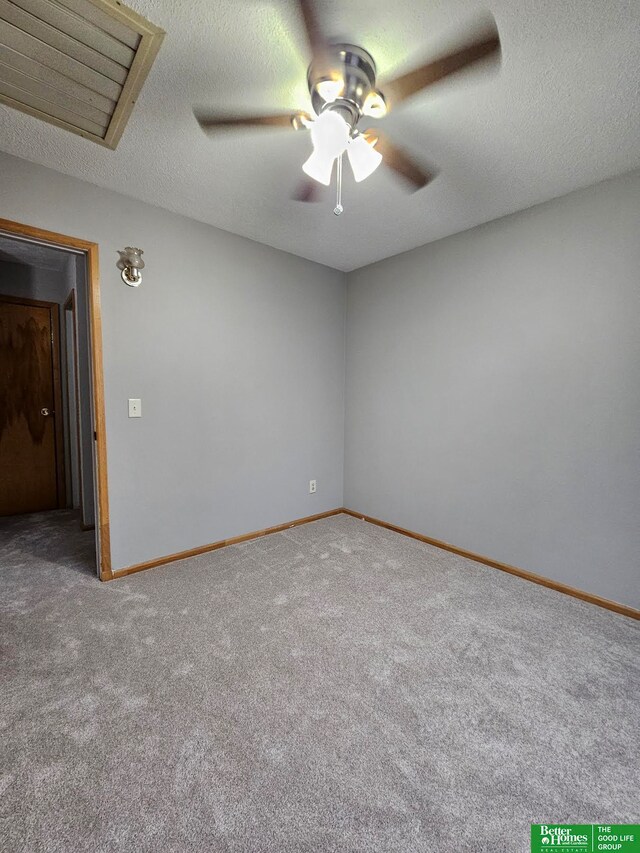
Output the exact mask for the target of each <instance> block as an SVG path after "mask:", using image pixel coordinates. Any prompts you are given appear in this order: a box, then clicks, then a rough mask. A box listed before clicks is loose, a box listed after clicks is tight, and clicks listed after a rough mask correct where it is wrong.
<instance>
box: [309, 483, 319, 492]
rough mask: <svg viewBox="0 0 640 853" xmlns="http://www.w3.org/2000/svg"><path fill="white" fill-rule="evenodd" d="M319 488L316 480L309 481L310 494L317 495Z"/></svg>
mask: <svg viewBox="0 0 640 853" xmlns="http://www.w3.org/2000/svg"><path fill="white" fill-rule="evenodd" d="M317 488H318V486H317V484H316V481H315V480H309V494H310V495H315V493H316V490H317Z"/></svg>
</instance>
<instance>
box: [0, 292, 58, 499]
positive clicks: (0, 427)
mask: <svg viewBox="0 0 640 853" xmlns="http://www.w3.org/2000/svg"><path fill="white" fill-rule="evenodd" d="M58 330H59V312H58V306H57V305H56V304H55V303H53V302H40V301H36V300H33V299H22V298H15V299H14V298H13V297H8V296H0V516H2V515H15V514H17V513H21V512H38V511H41V510H48V509H57V508H58V507H63V506H65V494H64V459H63V455H62V453H63V436H62V430H63V426H62V399H61V392H60V350H59V331H58Z"/></svg>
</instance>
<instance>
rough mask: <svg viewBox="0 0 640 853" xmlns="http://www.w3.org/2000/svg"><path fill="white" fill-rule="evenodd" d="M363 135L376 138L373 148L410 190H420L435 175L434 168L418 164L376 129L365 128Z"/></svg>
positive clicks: (371, 138) (370, 138)
mask: <svg viewBox="0 0 640 853" xmlns="http://www.w3.org/2000/svg"><path fill="white" fill-rule="evenodd" d="M364 135H365V137H366V138H367V139H369V140H373V139H376V138H377V140H378V141H377V142H376V143H375V149H376V151H379V152H380V154H382V162H383V163H384V164H385V166H388V167H389V169H392V170H393V171H394V172H395V173H396V175H399V176H400V177H401V178H402V179H403V181H405V182H406V183H407V184H408V185H409V188H410V190H411V192H416V191H417V190H421V189H422V188H423V187H426V185H427V184H428V183H430V182H431V181H432V180H433V179H434V178H435V177H436V175H437V172H436V171H435V170H434V169H432V170H430V171H427V170H426V169H424V168H423V167H422V166H419V165H418V164H417V163H416V162H415V160H413V159H412V158H411V157H409V155H408V154H407V153H406V152H405V151H403V149H402V148H399V147H398V146H397V145H395V144H394V143H393V142H390V141H389V139H387V138H386V137H385V136H382V135H381V134H380V133H379V132H378V131H377V130H365V132H364Z"/></svg>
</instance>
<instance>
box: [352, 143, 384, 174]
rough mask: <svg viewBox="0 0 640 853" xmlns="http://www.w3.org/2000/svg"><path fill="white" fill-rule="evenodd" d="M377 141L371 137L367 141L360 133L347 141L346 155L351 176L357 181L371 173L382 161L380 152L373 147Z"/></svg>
mask: <svg viewBox="0 0 640 853" xmlns="http://www.w3.org/2000/svg"><path fill="white" fill-rule="evenodd" d="M377 141H378V140H377V139H373V140H372V141H371V142H368V141H367V138H366V137H365V136H364V135H363V134H362V133H359V134H358V135H357V136H354V137H353V139H351V141H350V142H349V146H348V148H347V156H348V157H349V163H350V164H351V169H352V171H353V177H354V178H355V180H356V181H357V183H360V181H364V179H365V178H368V177H369V175H372V174H373V173H374V172H375V170H376V169H377V168H378V166H379V165H380V163H382V154H381V153H380V152H379V151H376V149H375V148H374V145H375V144H376V142H377Z"/></svg>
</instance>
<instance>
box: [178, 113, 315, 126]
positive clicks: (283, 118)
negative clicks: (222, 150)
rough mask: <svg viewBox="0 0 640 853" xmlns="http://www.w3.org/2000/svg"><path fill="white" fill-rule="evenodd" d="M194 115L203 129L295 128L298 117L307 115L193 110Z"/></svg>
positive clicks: (298, 120)
mask: <svg viewBox="0 0 640 853" xmlns="http://www.w3.org/2000/svg"><path fill="white" fill-rule="evenodd" d="M194 115H195V117H196V120H197V122H198V124H199V125H200V127H201V128H202V129H203V130H204V131H216V130H231V129H233V128H239V127H288V128H294V129H296V124H297V123H298V124H299V122H300V117H301V116H303V115H304V116H305V117H307V114H306V113H275V114H274V115H256V116H249V115H246V116H225V115H205V114H204V113H200V112H196V111H194Z"/></svg>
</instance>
